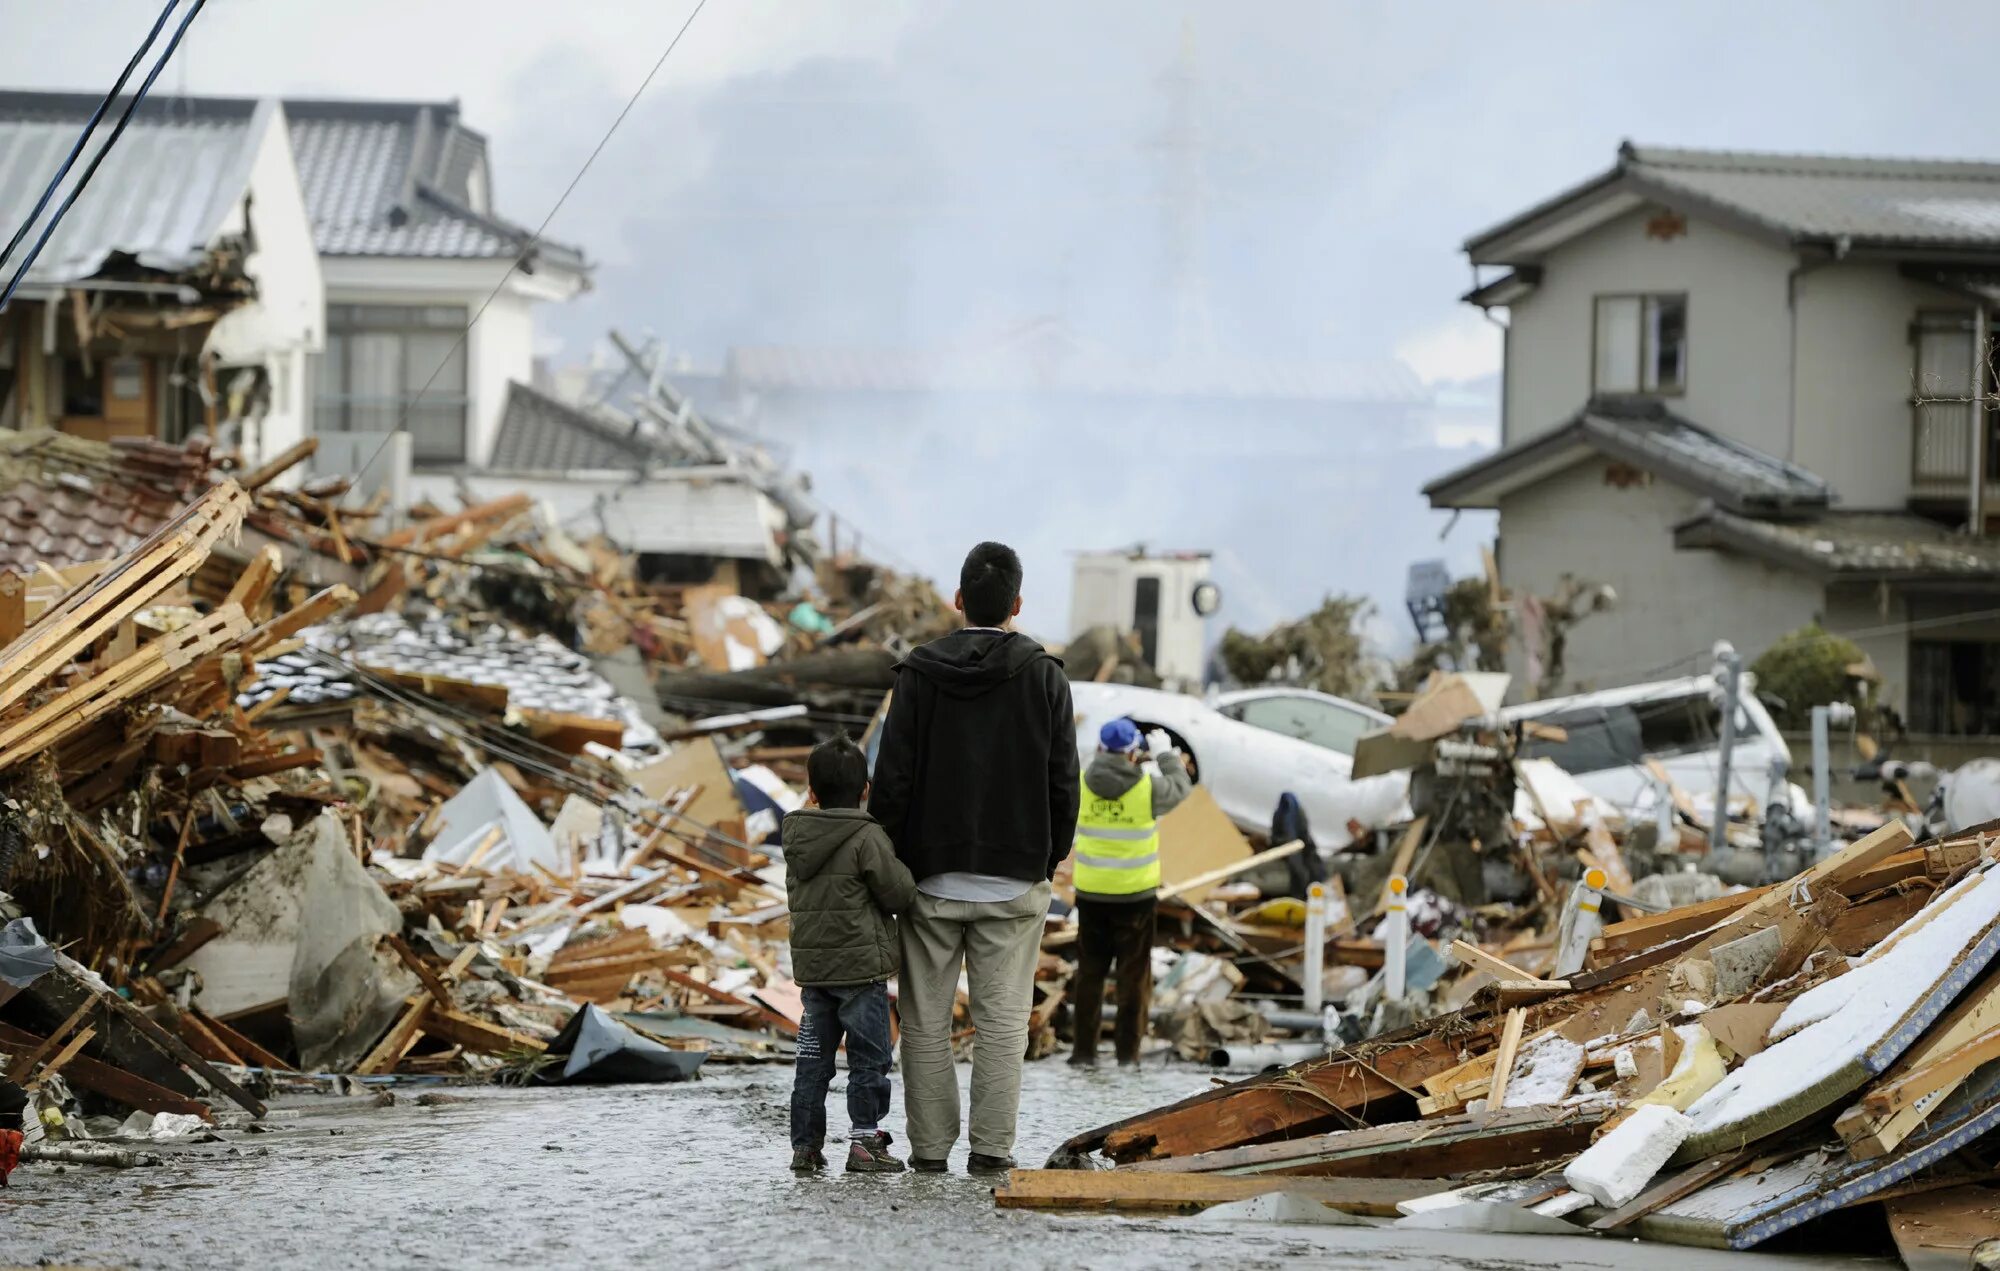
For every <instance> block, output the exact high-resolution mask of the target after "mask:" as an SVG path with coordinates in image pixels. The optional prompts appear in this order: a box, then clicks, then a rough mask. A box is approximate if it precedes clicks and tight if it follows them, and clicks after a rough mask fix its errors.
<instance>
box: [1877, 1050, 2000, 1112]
mask: <svg viewBox="0 0 2000 1271" xmlns="http://www.w3.org/2000/svg"><path fill="white" fill-rule="evenodd" d="M1995 1059H2000V1028H1990V1029H1988V1030H1986V1031H1985V1032H1983V1033H1981V1034H1979V1036H1977V1037H1975V1038H1973V1039H1972V1040H1971V1041H1969V1042H1966V1043H1965V1044H1964V1045H1963V1046H1960V1047H1959V1048H1958V1049H1956V1050H1954V1051H1952V1052H1951V1053H1950V1054H1948V1055H1945V1056H1943V1057H1941V1058H1938V1059H1934V1060H1932V1061H1931V1062H1930V1063H1927V1064H1924V1065H1923V1066H1922V1067H1919V1068H1916V1069H1913V1070H1911V1071H1910V1072H1909V1073H1908V1074H1906V1075H1905V1076H1904V1077H1903V1078H1902V1079H1901V1080H1898V1081H1893V1082H1887V1083H1884V1084H1881V1085H1878V1086H1876V1087H1875V1088H1874V1089H1873V1090H1870V1091H1869V1092H1868V1094H1867V1096H1866V1097H1865V1098H1863V1099H1862V1101H1861V1104H1862V1106H1863V1107H1865V1108H1867V1109H1868V1111H1869V1112H1870V1113H1872V1114H1873V1115H1875V1116H1878V1117H1887V1116H1891V1115H1894V1114H1895V1113H1897V1112H1900V1111H1902V1110H1903V1109H1904V1108H1908V1107H1911V1106H1914V1105H1915V1104H1916V1103H1917V1102H1918V1101H1919V1100H1921V1099H1923V1098H1925V1097H1926V1096H1928V1095H1932V1094H1936V1093H1939V1092H1941V1091H1948V1090H1950V1089H1951V1088H1952V1087H1954V1086H1956V1085H1958V1083H1959V1082H1961V1081H1963V1080H1965V1078H1966V1077H1968V1076H1970V1075H1971V1074H1972V1070H1973V1069H1975V1068H1978V1067H1981V1066H1983V1065H1985V1064H1987V1063H1990V1062H1992V1061H1993V1060H1995Z"/></svg>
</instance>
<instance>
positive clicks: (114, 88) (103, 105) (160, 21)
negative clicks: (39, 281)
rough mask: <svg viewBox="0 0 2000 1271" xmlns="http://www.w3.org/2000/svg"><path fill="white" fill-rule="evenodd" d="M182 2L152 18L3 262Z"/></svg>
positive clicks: (1, 251) (2, 256)
mask: <svg viewBox="0 0 2000 1271" xmlns="http://www.w3.org/2000/svg"><path fill="white" fill-rule="evenodd" d="M180 2H181V0H167V7H166V8H164V9H162V10H160V16H159V17H158V18H155V19H154V20H153V29H152V30H150V31H148V32H146V42H145V43H143V44H141V45H140V46H139V48H138V51H137V52H135V53H133V54H132V60H131V61H129V62H127V63H125V69H124V70H122V71H120V72H118V79H117V80H116V82H114V83H113V84H112V85H111V91H110V92H108V93H106V94H105V95H104V100H103V101H100V102H98V103H97V109H96V110H94V111H92V112H91V113H90V120H89V122H87V123H85V124H84V125H83V131H82V132H80V133H78V134H77V135H76V144H75V145H73V146H71V147H70V150H69V154H68V156H67V157H65V158H64V159H63V161H62V166H61V167H60V168H57V169H56V174H55V176H53V177H51V178H49V185H48V188H47V189H45V190H43V191H42V197H41V198H39V199H37V200H36V201H35V210H34V211H32V212H30V213H28V216H27V219H26V220H24V221H22V222H21V227H20V228H19V229H17V230H15V231H14V237H12V238H10V239H8V240H7V246H6V247H4V248H0V262H5V261H6V259H7V258H8V257H9V256H12V255H13V254H14V249H15V248H16V247H19V246H20V245H21V240H22V239H24V238H26V237H27V236H28V231H29V230H30V229H32V228H34V224H35V222H36V221H38V220H40V219H41V216H42V213H43V212H46V211H47V210H48V207H49V200H50V199H52V198H54V197H55V196H56V189H57V187H58V186H60V185H62V183H63V178H64V177H66V176H68V175H69V170H70V169H71V168H72V167H74V166H76V159H77V156H78V155H80V154H82V153H83V148H84V146H86V145H88V144H89V142H90V134H91V133H93V132H96V131H97V125H98V124H99V123H101V122H103V120H104V112H105V111H107V110H109V109H110V108H111V103H112V102H115V101H117V100H118V94H120V93H122V92H124V91H125V81H126V80H128V79H130V78H132V72H133V70H135V69H136V68H137V67H138V65H139V62H140V60H141V59H143V58H144V57H145V56H146V53H147V51H148V50H149V49H151V48H152V47H153V41H154V40H157V39H159V38H160V32H161V31H164V30H165V29H166V27H167V19H168V18H169V17H171V16H173V12H174V6H175V5H177V4H179V3H180Z"/></svg>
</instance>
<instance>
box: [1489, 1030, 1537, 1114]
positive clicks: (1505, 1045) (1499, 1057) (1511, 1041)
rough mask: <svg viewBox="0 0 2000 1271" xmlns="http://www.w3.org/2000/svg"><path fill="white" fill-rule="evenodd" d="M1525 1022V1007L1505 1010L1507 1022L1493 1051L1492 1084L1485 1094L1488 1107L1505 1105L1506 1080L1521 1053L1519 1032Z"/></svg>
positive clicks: (1512, 1071) (1511, 1074)
mask: <svg viewBox="0 0 2000 1271" xmlns="http://www.w3.org/2000/svg"><path fill="white" fill-rule="evenodd" d="M1527 1023H1528V1012H1527V1010H1526V1009H1525V1008H1523V1007H1519V1006H1517V1007H1515V1008H1514V1009H1513V1010H1511V1011H1508V1012H1507V1022H1506V1023H1505V1024H1504V1025H1503V1026H1502V1027H1501V1030H1500V1046H1499V1048H1498V1049H1497V1050H1495V1051H1494V1052H1493V1084H1492V1086H1491V1087H1490V1089H1489V1091H1488V1093H1487V1096H1486V1103H1487V1106H1488V1107H1493V1108H1502V1107H1505V1106H1506V1105H1507V1081H1508V1078H1510V1077H1512V1076H1513V1075H1514V1060H1515V1059H1516V1057H1518V1056H1519V1055H1520V1053H1521V1032H1522V1030H1523V1029H1524V1028H1526V1027H1527Z"/></svg>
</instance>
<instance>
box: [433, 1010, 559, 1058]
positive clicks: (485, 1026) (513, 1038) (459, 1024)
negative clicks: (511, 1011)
mask: <svg viewBox="0 0 2000 1271" xmlns="http://www.w3.org/2000/svg"><path fill="white" fill-rule="evenodd" d="M424 1031H425V1032H427V1033H429V1034H430V1035H431V1036H433V1037H437V1038H441V1039H443V1040H444V1041H446V1042H449V1043H450V1044H451V1045H454V1046H461V1047H463V1048H465V1049H466V1050H469V1051H473V1052H475V1053H477V1054H482V1055H504V1054H507V1053H509V1052H510V1051H517V1050H532V1051H544V1050H547V1049H548V1044H547V1043H546V1042H543V1041H539V1040H537V1039H536V1038H533V1037H530V1036H528V1035H527V1034H526V1033H517V1032H514V1031H513V1030H512V1029H507V1028H502V1027H500V1026H499V1025H498V1024H489V1023H487V1022H486V1021H485V1020H483V1019H475V1018H474V1017H473V1016H470V1015H467V1014H465V1013H464V1012H462V1011H449V1010H443V1009H440V1008H436V1007H433V1008H432V1009H431V1010H430V1012H429V1013H428V1014H427V1015H426V1017H425V1021H424Z"/></svg>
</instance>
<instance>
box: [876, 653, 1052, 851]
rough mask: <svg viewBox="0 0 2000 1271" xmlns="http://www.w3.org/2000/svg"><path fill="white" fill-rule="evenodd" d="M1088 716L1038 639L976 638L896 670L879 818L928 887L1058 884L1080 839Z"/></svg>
mask: <svg viewBox="0 0 2000 1271" xmlns="http://www.w3.org/2000/svg"><path fill="white" fill-rule="evenodd" d="M1076 768H1077V762H1076V708H1075V707H1074V706H1073V705H1071V703H1070V696H1069V680H1068V679H1067V678H1066V677H1065V676H1064V675H1063V669H1062V663H1061V662H1060V661H1058V660H1057V659H1056V657H1055V656H1054V655H1053V654H1051V653H1049V651H1048V650H1046V649H1044V648H1042V646H1041V645H1039V644H1037V643H1035V642H1034V641H1033V640H1031V639H1029V638H1028V637H1027V636H1024V635H1021V634H1019V633H1018V632H1012V631H987V630H977V629H969V630H964V631H956V632H953V633H952V634H951V635H948V636H945V637H944V638H943V639H941V640H933V641H931V642H930V643H929V644H926V645H923V646H922V647H920V648H918V649H915V650H913V651H912V652H911V653H910V656H909V657H907V658H905V659H904V660H903V661H902V663H901V664H900V665H899V666H898V667H897V668H896V690H895V696H894V697H893V698H891V699H890V702H889V713H888V717H887V718H886V719H884V720H883V723H882V741H881V747H880V749H879V750H878V752H877V754H876V757H875V772H874V792H873V794H872V795H871V796H870V798H869V800H868V810H869V812H871V813H872V814H873V815H874V817H875V819H876V820H877V821H880V822H881V823H882V827H883V828H884V829H886V830H887V831H888V832H889V837H890V839H891V840H893V841H894V843H895V844H896V855H897V856H898V857H899V858H901V860H902V862H903V863H904V864H905V865H908V866H909V867H910V872H911V873H912V874H914V875H916V878H917V881H918V882H922V881H923V880H924V879H926V878H931V877H935V876H936V875H938V874H949V873H954V872H959V871H964V872H968V873H974V874H998V875H1000V876H1002V877H1004V878H1018V879H1021V880H1023V881H1024V882H1041V881H1042V880H1044V879H1048V878H1053V877H1054V876H1055V872H1056V866H1057V865H1059V864H1061V863H1062V859H1063V857H1065V856H1067V855H1069V849H1070V846H1071V844H1072V843H1073V842H1074V841H1075V839H1076V807H1077V776H1076Z"/></svg>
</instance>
